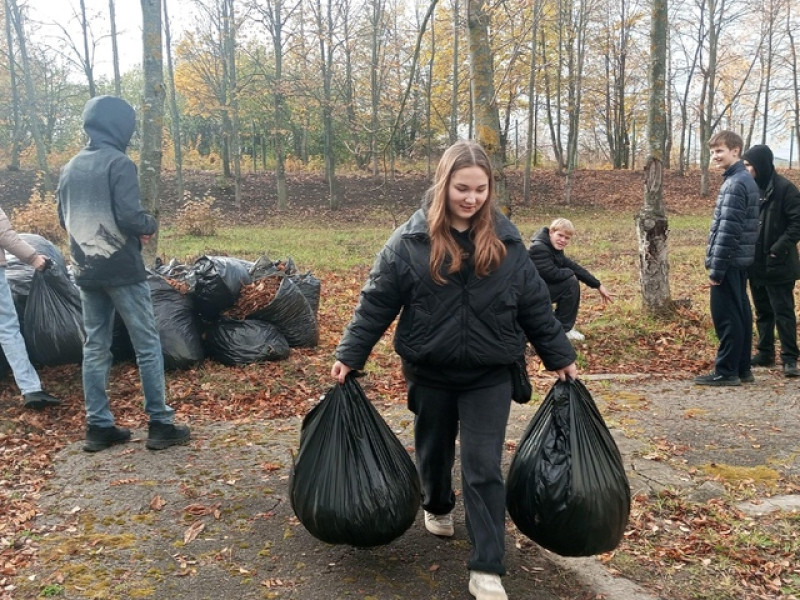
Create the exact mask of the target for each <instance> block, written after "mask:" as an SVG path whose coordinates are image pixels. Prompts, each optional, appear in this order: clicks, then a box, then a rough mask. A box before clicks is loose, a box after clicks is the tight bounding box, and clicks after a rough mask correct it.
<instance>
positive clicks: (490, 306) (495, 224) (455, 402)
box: [331, 141, 578, 600]
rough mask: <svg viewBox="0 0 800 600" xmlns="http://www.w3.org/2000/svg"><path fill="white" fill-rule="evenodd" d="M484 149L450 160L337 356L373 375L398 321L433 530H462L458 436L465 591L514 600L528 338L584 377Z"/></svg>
mask: <svg viewBox="0 0 800 600" xmlns="http://www.w3.org/2000/svg"><path fill="white" fill-rule="evenodd" d="M493 191H494V184H493V178H492V167H491V163H490V161H489V158H488V157H487V155H486V153H485V151H484V150H483V148H482V147H481V146H480V145H478V144H477V143H475V142H472V141H460V142H456V143H455V144H453V145H452V146H450V147H449V148H448V149H447V150H446V151H445V152H444V154H443V155H442V158H441V160H440V161H439V164H438V166H437V168H436V174H435V178H434V182H433V185H432V186H431V188H430V189H429V190H428V192H427V194H426V196H425V199H424V202H423V205H422V208H420V209H419V210H417V211H416V212H415V213H414V214H413V215H412V216H411V218H410V219H409V220H408V221H407V222H406V223H405V224H404V225H402V226H400V227H399V228H398V229H397V230H395V232H394V233H393V234H392V236H391V237H390V238H389V240H388V241H387V242H386V245H385V246H384V247H383V250H381V252H380V253H379V255H378V257H377V259H376V261H375V264H374V265H373V267H372V271H371V272H370V275H369V278H368V281H367V282H366V284H365V285H364V288H363V289H362V291H361V297H360V300H359V303H358V306H357V307H356V309H355V312H354V315H353V318H352V320H351V321H350V324H349V325H348V326H347V329H346V331H345V333H344V335H343V337H342V339H341V341H340V343H339V346H338V347H337V348H336V359H337V360H336V362H335V363H334V365H333V368H332V369H331V375H332V376H333V378H334V379H336V380H337V381H339V382H340V383H341V382H344V380H345V377H346V376H347V375H348V373H350V372H351V371H353V370H361V369H363V367H364V364H365V363H366V361H367V359H368V358H369V355H370V353H371V351H372V348H373V346H374V345H375V343H376V342H377V341H378V340H379V339H380V338H381V336H382V335H383V333H384V332H385V331H386V329H387V328H388V327H389V326H390V324H391V323H392V322H393V321H394V319H395V317H397V315H398V314H399V315H400V319H399V322H398V325H397V330H396V333H395V338H394V348H395V351H396V352H397V353H398V354H399V355H400V357H401V359H402V365H403V374H404V376H405V378H406V383H407V391H408V407H409V409H410V410H411V411H412V412H413V413H414V415H415V417H414V439H415V449H416V459H417V468H418V471H419V475H420V480H421V483H422V490H423V499H422V506H423V509H424V522H425V527H426V529H427V530H428V531H429V532H430V533H432V534H434V535H438V536H446V537H449V536H452V535H454V532H455V529H454V525H453V516H452V511H453V508H454V506H455V499H456V496H455V493H454V490H453V474H452V470H453V466H454V459H455V442H456V436H457V435H458V434H459V429H460V436H461V446H460V452H461V465H462V466H461V481H462V486H463V498H464V508H465V512H466V527H467V532H468V535H469V540H470V542H471V546H472V548H471V554H470V557H469V561H468V563H467V567H468V569H469V572H470V576H469V591H470V593H471V594H472V595H473V596H475V597H476V598H478V599H479V600H505V599H506V598H507V596H506V593H505V590H504V588H503V585H502V583H501V579H500V576H501V575H504V574H505V564H504V555H505V537H504V536H505V491H504V481H503V474H502V470H501V465H500V461H501V457H502V454H503V446H504V440H505V431H506V424H507V421H508V415H509V410H510V404H511V394H512V382H511V377H510V369H509V365H510V364H511V363H513V362H514V361H515V359H517V358H518V357H520V356H523V355H524V350H525V346H526V338H527V340H528V341H530V342H531V343H532V344H533V346H534V347H535V349H536V352H537V354H538V355H539V357H540V358H541V359H542V361H543V363H544V365H545V366H546V368H547V369H549V370H551V371H554V372H555V373H556V374H557V375H558V377H559V379H561V380H565V379H567V378H575V377H577V373H578V371H577V367H576V366H575V356H576V355H575V351H574V349H573V348H572V345H571V344H570V343H569V341H568V340H567V338H566V336H565V335H564V330H563V328H562V327H561V324H560V323H559V322H558V321H557V320H556V318H555V316H554V315H553V311H552V307H551V304H550V297H549V295H548V293H547V287H546V286H545V284H544V282H543V281H542V279H541V278H540V277H539V275H538V274H537V272H536V269H535V268H534V266H533V263H532V262H531V261H530V259H529V258H528V256H527V253H526V251H525V246H524V245H523V243H522V238H521V236H520V233H519V231H518V230H517V229H516V227H514V225H512V223H511V222H510V221H509V220H508V219H507V218H506V217H504V216H503V215H501V214H500V213H499V211H497V210H496V208H495V203H494V198H493Z"/></svg>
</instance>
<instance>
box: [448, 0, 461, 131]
mask: <svg viewBox="0 0 800 600" xmlns="http://www.w3.org/2000/svg"><path fill="white" fill-rule="evenodd" d="M459 2H460V0H453V85H452V92H451V93H452V94H453V95H452V97H451V99H450V128H449V130H448V135H449V140H450V143H451V144H454V143H455V142H456V140H457V139H458V84H459V81H458V64H459V63H458V52H459V43H458V42H459V40H460V39H461V15H460V11H459Z"/></svg>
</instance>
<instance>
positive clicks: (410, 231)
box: [403, 208, 522, 242]
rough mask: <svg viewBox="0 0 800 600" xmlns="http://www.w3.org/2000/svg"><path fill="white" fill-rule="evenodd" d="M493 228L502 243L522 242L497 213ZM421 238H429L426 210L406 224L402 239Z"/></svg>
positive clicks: (504, 217) (506, 220)
mask: <svg viewBox="0 0 800 600" xmlns="http://www.w3.org/2000/svg"><path fill="white" fill-rule="evenodd" d="M494 223H495V225H494V227H495V231H496V232H497V237H499V238H500V240H501V241H502V242H509V241H513V240H520V241H521V240H522V237H521V236H520V233H519V230H518V229H517V228H516V226H515V225H514V224H513V223H512V222H511V221H510V220H509V219H508V217H506V216H505V215H504V214H502V213H501V212H499V211H495V213H494ZM417 236H421V237H424V238H426V239H428V238H430V231H429V230H428V211H427V209H426V208H420V209H418V210H417V211H416V212H415V213H414V214H413V215H411V218H410V219H409V220H408V222H407V223H406V227H405V231H404V232H403V237H417Z"/></svg>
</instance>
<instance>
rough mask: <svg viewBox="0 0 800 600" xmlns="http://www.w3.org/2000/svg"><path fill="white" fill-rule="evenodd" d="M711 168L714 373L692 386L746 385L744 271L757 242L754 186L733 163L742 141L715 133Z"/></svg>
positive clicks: (749, 332)
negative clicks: (718, 173)
mask: <svg viewBox="0 0 800 600" xmlns="http://www.w3.org/2000/svg"><path fill="white" fill-rule="evenodd" d="M708 146H709V148H711V161H712V164H713V165H714V166H715V167H716V168H718V169H721V170H722V171H723V174H722V177H723V178H724V181H723V183H722V186H721V187H720V190H719V194H718V195H717V203H716V206H715V207H714V217H713V219H712V221H711V229H710V231H709V234H708V245H707V246H706V261H705V266H706V269H707V270H708V281H709V284H710V285H711V290H710V304H711V320H712V321H713V322H714V330H715V331H716V334H717V339H719V347H718V349H717V356H716V358H715V359H714V370H713V371H712V372H711V373H709V374H708V375H700V376H698V377H695V379H694V382H695V383H696V384H697V385H741V383H742V381H745V382H752V381H753V373H752V371H751V370H750V346H751V343H752V337H753V313H752V311H751V309H750V300H749V299H748V297H747V268H748V267H749V266H750V265H752V264H753V257H754V255H755V246H756V240H757V239H758V203H759V194H758V186H757V185H756V182H755V181H753V178H752V177H750V176H749V175H748V173H747V171H746V170H745V168H744V163H743V162H742V161H741V159H740V158H739V154H740V153H741V151H742V138H741V137H740V136H739V134H737V133H735V132H733V131H720V132H717V133H715V134H714V135H713V136H711V139H710V140H709V141H708Z"/></svg>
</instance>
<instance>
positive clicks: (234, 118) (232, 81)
mask: <svg viewBox="0 0 800 600" xmlns="http://www.w3.org/2000/svg"><path fill="white" fill-rule="evenodd" d="M234 19H235V14H234V7H233V0H223V3H222V21H223V23H222V27H223V32H222V34H223V48H224V54H223V56H224V59H223V60H224V61H225V62H226V63H227V73H228V90H229V94H228V106H227V112H228V113H229V114H230V125H231V128H230V138H229V140H230V153H231V157H232V159H233V195H234V204H235V206H236V208H237V209H241V208H242V149H241V143H240V136H241V125H240V124H239V82H238V78H237V75H236V24H235V20H234Z"/></svg>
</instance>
